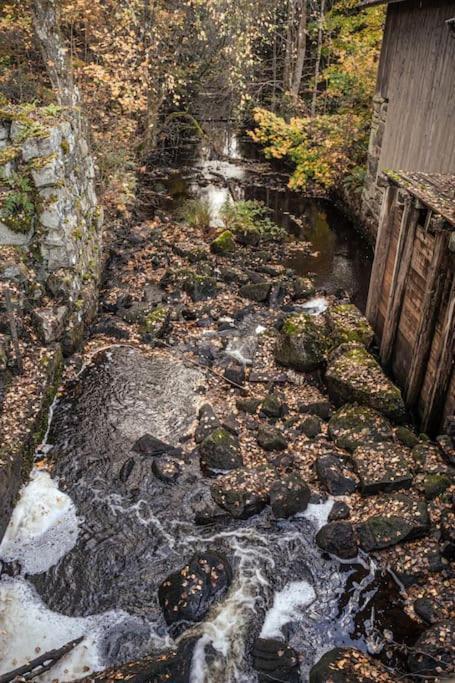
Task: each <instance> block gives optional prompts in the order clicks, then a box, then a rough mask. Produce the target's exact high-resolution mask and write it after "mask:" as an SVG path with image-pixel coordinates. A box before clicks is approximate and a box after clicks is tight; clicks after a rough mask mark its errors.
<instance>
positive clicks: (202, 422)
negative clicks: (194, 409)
mask: <svg viewBox="0 0 455 683" xmlns="http://www.w3.org/2000/svg"><path fill="white" fill-rule="evenodd" d="M219 427H220V421H219V419H218V418H217V416H216V414H215V411H214V410H213V408H212V406H211V405H209V404H208V403H205V404H204V405H203V406H201V408H200V409H199V424H198V426H197V428H196V432H195V434H194V440H195V441H196V443H202V442H203V441H204V439H206V438H207V437H208V436H210V434H212V432H214V431H215V430H216V429H218V428H219Z"/></svg>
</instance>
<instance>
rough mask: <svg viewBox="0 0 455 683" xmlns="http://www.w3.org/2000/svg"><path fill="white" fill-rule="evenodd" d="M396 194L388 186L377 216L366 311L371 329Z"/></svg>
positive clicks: (384, 262) (387, 251) (373, 324)
mask: <svg viewBox="0 0 455 683" xmlns="http://www.w3.org/2000/svg"><path fill="white" fill-rule="evenodd" d="M397 193H398V188H397V187H396V185H388V187H387V189H386V191H385V195H384V199H383V201H382V206H381V213H380V216H379V225H378V234H377V237H376V247H375V250H374V261H373V268H372V271H371V279H370V288H369V290H368V302H367V310H366V316H367V318H368V320H369V322H370V323H371V325H372V327H373V328H374V327H375V325H376V321H377V317H378V310H379V301H380V298H381V292H382V282H383V280H384V273H385V267H386V263H387V256H388V254H389V245H390V236H391V234H392V228H393V217H394V212H395V206H396V198H397Z"/></svg>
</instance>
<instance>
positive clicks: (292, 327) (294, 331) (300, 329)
mask: <svg viewBox="0 0 455 683" xmlns="http://www.w3.org/2000/svg"><path fill="white" fill-rule="evenodd" d="M329 344H330V342H329V337H328V329H327V323H326V320H325V318H324V317H323V316H313V315H308V314H306V313H299V314H293V315H290V316H288V317H287V318H286V320H285V321H284V324H283V327H282V329H281V334H280V335H279V337H278V339H277V342H276V345H275V359H276V360H277V362H278V363H280V364H281V365H284V366H286V367H291V368H294V369H295V370H300V371H302V372H308V371H311V370H316V369H317V368H319V367H321V366H322V365H323V364H324V363H325V361H326V358H327V352H328V349H329Z"/></svg>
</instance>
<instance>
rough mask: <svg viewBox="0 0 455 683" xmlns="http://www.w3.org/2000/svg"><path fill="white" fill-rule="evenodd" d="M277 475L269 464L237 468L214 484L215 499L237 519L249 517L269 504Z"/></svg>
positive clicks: (213, 493)
mask: <svg viewBox="0 0 455 683" xmlns="http://www.w3.org/2000/svg"><path fill="white" fill-rule="evenodd" d="M276 476H277V475H276V471H275V469H274V468H273V467H270V466H269V465H261V466H259V467H257V468H254V469H247V468H242V469H239V470H236V471H235V472H231V473H230V474H226V475H224V476H223V477H219V478H218V479H217V480H216V482H215V483H214V484H212V487H211V492H212V497H213V500H214V501H215V503H216V504H217V505H219V506H220V507H222V508H224V509H225V510H227V511H228V512H229V514H230V515H231V516H232V517H234V518H235V519H247V518H248V517H252V516H253V515H256V514H258V513H259V512H261V511H262V510H263V508H264V507H265V506H266V505H267V503H268V502H269V498H270V490H271V487H272V484H273V482H274V481H275V479H276Z"/></svg>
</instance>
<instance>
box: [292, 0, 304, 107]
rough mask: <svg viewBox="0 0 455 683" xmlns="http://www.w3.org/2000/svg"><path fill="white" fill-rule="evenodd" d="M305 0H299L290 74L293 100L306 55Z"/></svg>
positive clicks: (300, 79)
mask: <svg viewBox="0 0 455 683" xmlns="http://www.w3.org/2000/svg"><path fill="white" fill-rule="evenodd" d="M307 18H308V13H307V0H301V7H300V19H299V29H298V33H297V48H296V53H297V54H296V59H295V65H294V72H293V74H292V82H291V95H292V97H293V99H294V100H297V98H298V96H299V92H300V85H301V83H302V76H303V66H304V64H305V55H306V35H307V34H306V27H307Z"/></svg>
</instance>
